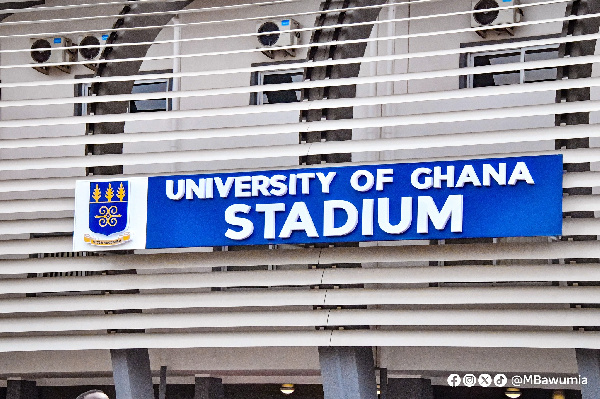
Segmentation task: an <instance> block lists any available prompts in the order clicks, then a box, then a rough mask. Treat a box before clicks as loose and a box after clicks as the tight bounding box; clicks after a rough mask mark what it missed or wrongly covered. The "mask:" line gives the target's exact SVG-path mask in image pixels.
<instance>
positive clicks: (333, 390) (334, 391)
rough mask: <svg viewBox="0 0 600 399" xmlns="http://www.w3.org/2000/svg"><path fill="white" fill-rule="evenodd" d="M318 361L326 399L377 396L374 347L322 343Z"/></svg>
mask: <svg viewBox="0 0 600 399" xmlns="http://www.w3.org/2000/svg"><path fill="white" fill-rule="evenodd" d="M319 362H320V363H321V375H322V376H323V392H324V393H325V399H377V382H376V380H375V364H374V362H373V349H372V348H371V347H323V346H322V347H319ZM196 399H197V398H196Z"/></svg>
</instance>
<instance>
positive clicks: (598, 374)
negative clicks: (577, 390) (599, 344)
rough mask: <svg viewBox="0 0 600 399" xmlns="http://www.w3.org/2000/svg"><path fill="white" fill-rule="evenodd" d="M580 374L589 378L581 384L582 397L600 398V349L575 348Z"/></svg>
mask: <svg viewBox="0 0 600 399" xmlns="http://www.w3.org/2000/svg"><path fill="white" fill-rule="evenodd" d="M575 354H576V356H577V368H578V369H579V375H581V376H582V377H585V378H587V384H585V385H582V386H581V398H582V399H598V398H600V351H599V350H597V349H575Z"/></svg>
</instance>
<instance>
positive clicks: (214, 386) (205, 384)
mask: <svg viewBox="0 0 600 399" xmlns="http://www.w3.org/2000/svg"><path fill="white" fill-rule="evenodd" d="M224 398H225V390H224V389H223V380H222V379H220V378H213V377H196V383H195V389H194V399H224Z"/></svg>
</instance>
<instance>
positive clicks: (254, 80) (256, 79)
mask: <svg viewBox="0 0 600 399" xmlns="http://www.w3.org/2000/svg"><path fill="white" fill-rule="evenodd" d="M297 63H298V60H287V61H281V62H261V63H254V64H252V65H251V66H252V67H260V66H272V65H285V64H297ZM304 71H305V68H291V69H277V70H272V71H257V72H252V73H251V74H250V86H257V85H263V82H264V76H265V75H283V74H288V73H291V72H297V73H302V75H304ZM298 90H299V91H300V99H299V100H298V102H301V101H302V100H303V98H302V89H298ZM263 93H264V92H262V91H257V92H252V93H250V105H265V104H264V103H263Z"/></svg>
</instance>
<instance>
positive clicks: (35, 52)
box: [31, 39, 52, 64]
mask: <svg viewBox="0 0 600 399" xmlns="http://www.w3.org/2000/svg"><path fill="white" fill-rule="evenodd" d="M51 48H52V45H50V42H49V41H48V40H46V39H38V40H36V41H35V42H34V43H33V44H32V45H31V58H32V59H33V60H34V61H35V62H37V63H39V64H42V63H44V62H47V61H48V60H49V59H50V55H52V51H51V50H49V49H51ZM41 49H48V50H41Z"/></svg>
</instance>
